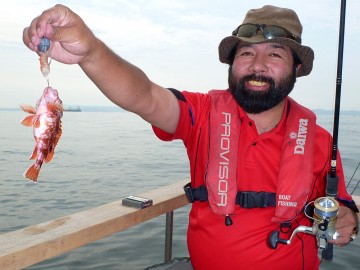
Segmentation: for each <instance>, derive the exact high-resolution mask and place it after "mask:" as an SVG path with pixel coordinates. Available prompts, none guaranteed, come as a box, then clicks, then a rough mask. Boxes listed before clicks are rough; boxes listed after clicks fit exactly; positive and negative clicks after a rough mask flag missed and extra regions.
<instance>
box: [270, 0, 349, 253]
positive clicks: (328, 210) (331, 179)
mask: <svg viewBox="0 0 360 270" xmlns="http://www.w3.org/2000/svg"><path fill="white" fill-rule="evenodd" d="M345 8H346V0H341V11H340V30H339V48H338V65H337V78H336V98H335V112H334V129H333V141H332V147H331V164H330V165H331V170H330V173H329V174H328V175H327V176H326V197H320V198H317V199H316V200H315V201H314V213H313V217H311V216H309V215H308V214H307V213H306V210H305V211H304V213H305V215H306V216H307V217H309V218H310V219H313V220H314V223H313V226H311V227H309V226H299V227H297V228H296V229H295V230H294V231H293V232H292V234H291V236H290V239H288V240H287V239H282V238H280V237H279V231H273V232H272V233H270V235H269V239H268V240H269V245H270V247H271V248H273V249H276V248H277V245H278V244H279V243H280V244H287V245H289V244H291V242H292V240H293V239H294V237H295V235H296V234H297V233H307V234H312V235H315V236H316V238H317V243H318V247H319V248H320V249H322V258H323V259H324V260H331V259H332V257H333V245H332V244H330V243H328V240H329V239H333V238H334V236H335V235H336V233H337V232H336V228H335V223H336V220H337V213H338V209H339V203H338V202H337V201H336V196H337V194H338V182H339V179H338V176H337V175H336V159H337V152H338V145H337V143H338V133H339V116H340V98H341V80H342V62H343V51H344V33H345ZM309 204H310V203H309ZM309 204H307V205H306V206H305V209H306V207H307V206H308V205H309Z"/></svg>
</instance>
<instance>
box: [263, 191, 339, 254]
mask: <svg viewBox="0 0 360 270" xmlns="http://www.w3.org/2000/svg"><path fill="white" fill-rule="evenodd" d="M308 206H309V204H308V205H307V206H306V207H308ZM306 207H305V208H306ZM314 207H315V209H314V215H313V217H310V216H308V215H307V214H306V211H305V214H306V216H307V217H309V218H310V219H313V220H314V223H313V226H312V227H309V226H299V227H297V228H296V229H295V230H294V231H293V232H292V234H291V236H290V239H288V240H286V239H282V238H280V237H279V231H273V232H272V233H271V234H270V237H269V245H270V247H271V248H273V249H276V248H277V245H278V244H279V243H280V244H287V245H290V244H291V241H292V240H293V238H294V237H295V235H296V234H297V233H307V234H311V235H314V236H316V239H317V243H318V247H319V248H320V249H325V248H326V247H327V242H328V240H330V239H336V237H337V232H336V229H335V223H336V220H337V212H338V209H339V203H338V202H337V201H336V200H335V199H333V198H331V197H320V198H318V199H316V200H315V201H314Z"/></svg>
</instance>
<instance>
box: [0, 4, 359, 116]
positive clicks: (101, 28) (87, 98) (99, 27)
mask: <svg viewBox="0 0 360 270" xmlns="http://www.w3.org/2000/svg"><path fill="white" fill-rule="evenodd" d="M57 3H61V4H64V5H67V6H69V7H70V8H71V9H72V10H73V11H74V12H76V13H77V14H79V15H80V16H81V17H82V18H83V20H84V21H85V23H86V24H87V25H88V26H89V27H90V28H91V29H92V31H93V32H94V33H95V35H96V36H97V37H98V38H100V39H101V40H103V41H104V42H105V43H106V44H107V45H108V46H109V47H110V48H111V49H112V50H113V51H115V52H116V53H117V54H118V55H120V56H121V57H123V58H125V59H126V60H128V61H129V62H131V63H133V64H134V65H136V66H138V67H139V68H141V69H142V70H143V71H144V72H145V73H146V74H147V75H148V77H149V78H150V79H151V80H152V81H154V82H156V83H157V84H160V85H162V86H164V87H173V88H177V89H180V90H188V91H194V92H207V91H208V90H211V89H226V88H227V70H228V66H227V65H225V64H222V63H220V62H219V60H218V45H219V43H220V41H221V40H222V39H223V38H224V37H226V36H229V35H231V32H232V30H234V29H235V28H236V27H237V26H238V25H239V24H241V22H242V21H243V19H244V17H245V14H246V12H247V11H248V10H249V9H252V8H260V7H262V6H263V5H265V4H272V5H276V6H281V7H287V8H291V9H293V10H295V11H296V13H297V14H298V16H299V18H300V21H301V23H302V25H303V35H302V40H303V44H304V45H307V46H310V47H311V48H312V49H313V50H314V52H315V61H314V68H313V71H312V73H311V74H310V75H309V76H306V77H301V78H298V80H297V82H296V85H295V89H294V90H293V92H292V94H291V96H292V97H293V98H294V99H296V100H297V101H298V102H299V103H301V104H303V105H305V106H307V107H309V108H311V109H330V110H331V109H333V106H334V99H335V89H336V70H337V50H338V37H339V17H340V0H316V1H314V0H303V1H293V0H273V1H271V0H267V1H262V0H251V1H250V0H248V1H240V0H238V1H235V0H223V1H210V0H196V1H194V0H171V1H169V0H132V1H128V0H107V1H103V0H88V1H83V0H71V1H51V0H48V1H43V0H32V1H28V0H13V1H6V3H5V4H2V7H1V9H0V25H1V27H0V59H1V64H0V74H1V87H0V107H7V108H13V107H17V106H18V105H19V104H22V103H27V104H33V105H35V103H36V101H37V99H38V98H39V97H40V96H41V94H42V91H43V89H44V88H45V87H46V86H47V82H46V80H45V79H44V78H43V77H42V74H41V72H40V70H39V61H38V56H37V54H36V53H34V52H32V51H30V50H29V49H28V48H27V47H26V46H25V45H24V44H23V42H22V32H23V28H24V27H26V26H28V25H29V24H30V22H31V21H32V20H33V18H35V17H37V16H38V15H40V14H41V12H42V11H43V10H45V9H48V8H50V7H52V6H54V5H55V4H57ZM359 14H360V1H355V0H353V1H347V9H346V27H345V45H344V58H343V75H342V95H341V109H343V110H360V105H359V99H360V91H359V86H358V83H357V79H356V78H357V76H359V69H358V63H359V61H360V50H359V49H358V47H359V46H358V44H359V42H360V27H359V26H360V16H359ZM104 72H106V70H105V71H104ZM50 86H52V87H53V88H55V89H57V90H58V91H59V95H60V98H61V99H62V101H63V103H64V104H65V105H69V106H70V105H80V106H81V105H83V106H84V105H99V106H107V105H113V104H112V103H111V102H110V101H109V100H108V99H107V98H106V97H105V96H103V94H102V93H101V92H100V91H99V90H98V89H97V88H96V86H95V85H94V84H93V83H92V82H91V81H90V79H89V78H87V77H86V75H85V74H84V73H83V72H82V71H81V69H80V68H79V67H78V66H77V65H65V64H61V63H58V62H56V61H53V62H52V63H51V73H50Z"/></svg>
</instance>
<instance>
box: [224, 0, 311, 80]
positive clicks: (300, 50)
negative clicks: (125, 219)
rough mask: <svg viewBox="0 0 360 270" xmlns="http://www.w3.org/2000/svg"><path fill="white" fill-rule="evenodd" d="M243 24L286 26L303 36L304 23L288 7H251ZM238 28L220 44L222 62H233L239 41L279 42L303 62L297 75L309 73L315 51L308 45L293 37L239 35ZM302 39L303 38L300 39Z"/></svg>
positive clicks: (287, 28) (296, 34)
mask: <svg viewBox="0 0 360 270" xmlns="http://www.w3.org/2000/svg"><path fill="white" fill-rule="evenodd" d="M242 24H257V25H273V26H279V27H282V28H285V29H286V30H287V31H289V32H290V33H291V34H292V35H294V36H297V37H299V38H301V33H302V25H301V23H300V20H299V18H298V16H297V15H296V13H295V12H294V11H293V10H291V9H287V8H279V7H275V6H270V5H267V6H263V7H262V8H259V9H251V10H250V11H249V12H248V13H247V14H246V16H245V19H244V21H243V23H242ZM236 34H237V33H236V30H235V31H234V32H233V35H232V36H229V37H226V38H224V39H223V40H222V41H221V42H220V44H219V58H220V62H222V63H226V64H232V62H233V56H234V53H235V50H236V48H237V45H238V44H239V42H245V43H269V42H270V43H278V44H282V45H286V46H288V47H290V48H292V49H293V50H294V52H295V53H296V54H297V56H298V57H299V58H300V60H301V62H302V66H301V68H300V70H299V71H298V73H297V77H301V76H306V75H309V74H310V72H311V70H312V66H313V61H314V51H313V50H312V49H311V48H310V47H307V46H303V45H301V43H299V42H297V41H295V40H294V39H291V38H285V37H280V38H273V39H265V38H264V36H263V35H262V34H261V35H259V34H257V35H255V36H253V37H250V38H247V37H238V36H236ZM300 40H301V39H300Z"/></svg>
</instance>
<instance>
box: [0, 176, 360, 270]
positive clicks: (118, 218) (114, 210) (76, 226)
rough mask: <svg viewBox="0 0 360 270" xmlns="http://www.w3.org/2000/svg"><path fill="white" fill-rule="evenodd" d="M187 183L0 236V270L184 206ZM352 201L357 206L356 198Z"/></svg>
mask: <svg viewBox="0 0 360 270" xmlns="http://www.w3.org/2000/svg"><path fill="white" fill-rule="evenodd" d="M188 181H189V180H186V181H185V180H184V181H180V182H177V183H175V184H172V185H169V186H165V187H161V188H158V189H154V190H152V191H149V192H145V193H143V194H137V195H139V196H143V197H147V198H151V199H153V206H152V207H148V208H144V209H135V208H130V207H125V206H122V204H121V200H119V201H115V202H112V203H109V204H105V205H102V206H99V207H96V208H91V209H88V210H85V211H82V212H78V213H75V214H72V215H68V216H65V217H61V218H58V219H55V220H51V221H48V222H44V223H41V224H38V225H34V226H31V227H27V228H24V229H21V230H18V231H14V232H9V233H5V234H3V235H0V269H1V270H8V269H23V268H25V267H28V266H30V265H33V264H36V263H39V262H42V261H44V260H47V259H50V258H52V257H55V256H58V255H60V254H62V253H65V252H68V251H70V250H72V249H75V248H78V247H80V246H83V245H86V244H89V243H91V242H93V241H96V240H99V239H101V238H104V237H107V236H110V235H112V234H114V233H117V232H120V231H122V230H125V229H127V228H129V227H132V226H134V225H136V224H139V223H142V222H145V221H147V220H149V219H152V218H154V217H157V216H159V215H162V214H166V213H167V214H168V213H172V211H173V210H175V209H177V208H180V207H183V206H185V205H187V204H188V202H187V200H186V197H185V195H184V192H183V186H184V185H185V184H186V183H187V182H188ZM354 200H355V201H356V204H357V205H358V207H359V206H360V197H359V196H355V197H354Z"/></svg>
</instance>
